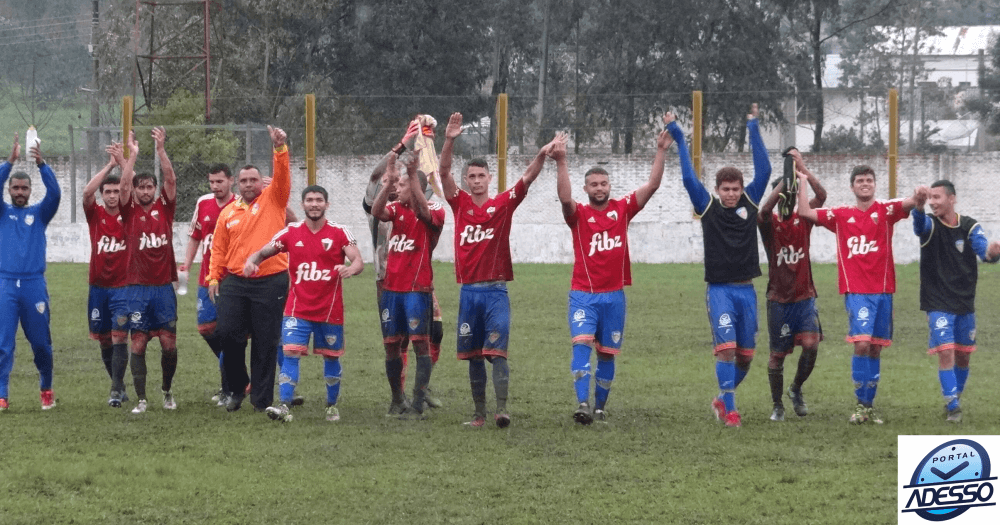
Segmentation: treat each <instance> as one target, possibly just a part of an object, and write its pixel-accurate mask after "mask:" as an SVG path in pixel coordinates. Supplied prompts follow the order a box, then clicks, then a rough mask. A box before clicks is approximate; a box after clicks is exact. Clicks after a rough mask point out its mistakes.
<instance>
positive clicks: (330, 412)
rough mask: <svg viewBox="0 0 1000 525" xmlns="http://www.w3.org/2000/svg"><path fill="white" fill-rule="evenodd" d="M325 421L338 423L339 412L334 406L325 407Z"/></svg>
mask: <svg viewBox="0 0 1000 525" xmlns="http://www.w3.org/2000/svg"><path fill="white" fill-rule="evenodd" d="M326 420H327V421H340V410H337V407H335V406H328V407H326Z"/></svg>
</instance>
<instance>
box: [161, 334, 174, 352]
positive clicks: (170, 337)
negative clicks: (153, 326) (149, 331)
mask: <svg viewBox="0 0 1000 525" xmlns="http://www.w3.org/2000/svg"><path fill="white" fill-rule="evenodd" d="M157 337H159V339H160V347H161V348H163V351H164V352H166V350H167V349H168V348H171V349H173V351H174V352H176V351H177V334H176V333H175V332H168V331H166V330H160V333H159V334H157Z"/></svg>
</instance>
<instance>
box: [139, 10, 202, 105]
mask: <svg viewBox="0 0 1000 525" xmlns="http://www.w3.org/2000/svg"><path fill="white" fill-rule="evenodd" d="M208 20H209V18H208V0H205V124H208V123H209V122H210V118H211V116H212V93H211V85H210V83H209V79H210V78H211V60H212V56H211V54H210V53H209V47H208V46H209V38H208V25H209V24H208ZM150 80H152V78H150ZM150 85H152V83H150Z"/></svg>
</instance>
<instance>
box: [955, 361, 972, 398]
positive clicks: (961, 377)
mask: <svg viewBox="0 0 1000 525" xmlns="http://www.w3.org/2000/svg"><path fill="white" fill-rule="evenodd" d="M967 379H969V369H968V367H966V368H961V367H958V366H956V367H955V380H956V381H957V382H958V384H957V386H958V393H959V394H961V393H962V392H965V381H966V380H967Z"/></svg>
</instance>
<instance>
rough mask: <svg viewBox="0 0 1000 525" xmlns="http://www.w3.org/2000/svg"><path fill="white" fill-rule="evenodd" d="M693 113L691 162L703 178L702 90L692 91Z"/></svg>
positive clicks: (696, 172) (695, 170)
mask: <svg viewBox="0 0 1000 525" xmlns="http://www.w3.org/2000/svg"><path fill="white" fill-rule="evenodd" d="M691 115H692V116H693V117H694V123H693V124H692V128H691V162H693V163H694V172H695V174H696V175H698V178H701V91H694V92H692V93H691Z"/></svg>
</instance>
